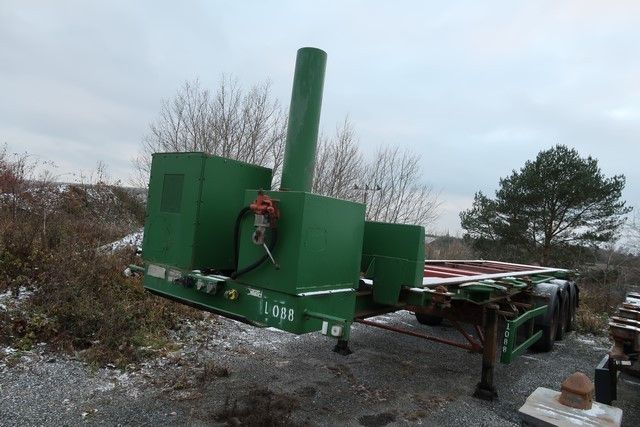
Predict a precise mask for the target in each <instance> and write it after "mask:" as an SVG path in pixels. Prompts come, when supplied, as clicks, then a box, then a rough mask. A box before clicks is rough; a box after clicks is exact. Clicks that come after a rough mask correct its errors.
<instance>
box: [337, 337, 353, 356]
mask: <svg viewBox="0 0 640 427" xmlns="http://www.w3.org/2000/svg"><path fill="white" fill-rule="evenodd" d="M333 351H335V352H336V353H338V354H339V355H341V356H348V355H350V354H351V353H353V351H351V349H350V348H349V340H338V342H337V343H336V346H335V347H334V348H333Z"/></svg>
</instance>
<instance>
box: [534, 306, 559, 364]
mask: <svg viewBox="0 0 640 427" xmlns="http://www.w3.org/2000/svg"><path fill="white" fill-rule="evenodd" d="M552 313H553V314H552V315H551V319H549V324H548V325H546V326H541V327H540V329H541V330H542V336H541V337H540V339H539V340H538V341H537V342H536V343H535V344H534V345H533V348H534V349H535V350H538V351H541V352H545V353H546V352H548V351H551V350H553V343H554V342H555V340H556V332H557V330H558V320H559V317H560V304H558V300H557V299H556V300H555V302H554V304H553V312H552Z"/></svg>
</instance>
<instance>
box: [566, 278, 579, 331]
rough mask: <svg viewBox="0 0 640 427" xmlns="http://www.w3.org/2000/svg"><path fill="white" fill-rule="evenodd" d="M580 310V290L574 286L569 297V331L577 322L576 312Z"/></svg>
mask: <svg viewBox="0 0 640 427" xmlns="http://www.w3.org/2000/svg"><path fill="white" fill-rule="evenodd" d="M577 311H578V290H577V289H576V287H575V286H574V287H573V288H572V289H571V297H570V298H569V316H568V317H567V331H573V327H574V326H575V324H576V312H577Z"/></svg>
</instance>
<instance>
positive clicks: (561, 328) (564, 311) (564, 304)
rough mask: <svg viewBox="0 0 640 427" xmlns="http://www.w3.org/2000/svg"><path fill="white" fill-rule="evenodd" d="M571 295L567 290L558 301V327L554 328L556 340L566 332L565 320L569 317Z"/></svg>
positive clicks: (560, 338) (559, 339)
mask: <svg viewBox="0 0 640 427" xmlns="http://www.w3.org/2000/svg"><path fill="white" fill-rule="evenodd" d="M570 298H571V295H570V294H569V293H568V292H567V293H566V294H565V297H564V298H562V300H561V303H560V313H559V316H558V329H557V330H556V340H558V341H561V340H562V339H563V338H564V336H565V333H566V332H567V321H568V319H569V316H570V313H569V307H570V306H571V302H570V300H569V299H570Z"/></svg>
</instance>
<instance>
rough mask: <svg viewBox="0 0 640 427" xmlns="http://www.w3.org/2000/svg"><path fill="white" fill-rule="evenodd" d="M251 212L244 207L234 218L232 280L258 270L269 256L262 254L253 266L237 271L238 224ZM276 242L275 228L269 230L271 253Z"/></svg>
mask: <svg viewBox="0 0 640 427" xmlns="http://www.w3.org/2000/svg"><path fill="white" fill-rule="evenodd" d="M250 211H251V208H250V207H249V206H245V207H244V208H242V209H241V210H240V212H239V213H238V216H237V217H236V222H235V225H234V227H233V257H234V258H233V263H234V265H235V268H236V271H234V272H233V273H231V276H229V277H231V278H232V279H235V278H236V277H238V276H240V275H241V274H245V273H248V272H250V271H251V270H254V269H256V268H258V267H259V266H260V265H262V263H264V262H265V261H266V260H267V259H268V258H269V256H268V255H267V254H264V255H263V256H262V257H261V258H260V259H258V260H257V261H256V262H254V263H253V264H250V265H248V266H246V267H244V268H242V269H238V267H239V266H238V263H239V256H240V255H239V252H240V224H241V223H242V218H244V216H245V215H246V214H247V213H249V212H250ZM277 241H278V231H277V230H276V229H275V228H272V229H271V239H270V242H269V245H268V248H269V251H270V252H272V253H273V248H275V246H276V242H277Z"/></svg>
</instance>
